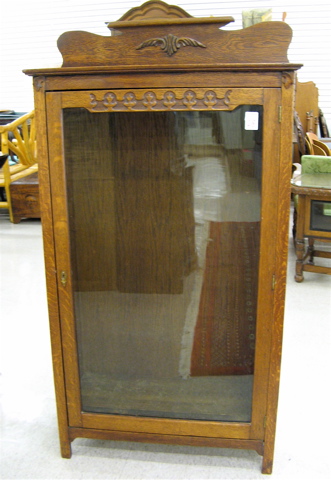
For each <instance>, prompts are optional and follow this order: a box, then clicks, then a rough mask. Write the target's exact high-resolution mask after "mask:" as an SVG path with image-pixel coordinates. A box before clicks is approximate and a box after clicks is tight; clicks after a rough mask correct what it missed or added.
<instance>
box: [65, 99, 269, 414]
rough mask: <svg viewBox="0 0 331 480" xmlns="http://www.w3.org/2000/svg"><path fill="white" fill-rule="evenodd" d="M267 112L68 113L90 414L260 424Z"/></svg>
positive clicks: (78, 307) (77, 293) (77, 289)
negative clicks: (254, 420)
mask: <svg viewBox="0 0 331 480" xmlns="http://www.w3.org/2000/svg"><path fill="white" fill-rule="evenodd" d="M247 112H249V113H251V112H255V115H256V119H257V120H256V119H255V121H253V126H252V123H250V122H247V118H248V117H247ZM261 117H262V109H261V107H258V106H242V107H239V108H237V109H236V110H234V111H233V112H214V111H210V112H193V111H192V112H146V113H131V112H129V113H98V114H95V113H89V112H87V111H86V110H84V109H66V110H64V140H65V162H66V175H67V194H68V208H69V228H70V241H71V252H72V270H73V271H72V274H73V284H74V302H75V314H76V322H77V337H78V345H79V347H78V348H79V352H78V353H79V367H80V376H81V388H82V404H83V409H84V411H89V412H105V413H114V414H124V415H144V416H158V417H168V418H187V419H200V420H203V419H209V420H226V421H244V422H247V421H250V417H251V403H252V398H251V397H252V383H253V374H254V349H255V322H256V303H257V277H258V276H257V269H258V257H259V226H260V197H261V195H260V190H261V165H262V160H261V149H262V146H261V144H262V130H261V125H262V118H261ZM254 122H255V124H254ZM248 124H249V126H248ZM247 128H249V129H247ZM252 128H254V129H252ZM87 133H88V136H87Z"/></svg>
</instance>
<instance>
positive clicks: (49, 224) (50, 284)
mask: <svg viewBox="0 0 331 480" xmlns="http://www.w3.org/2000/svg"><path fill="white" fill-rule="evenodd" d="M44 84H45V83H44V81H42V82H41V85H42V86H43V85H44ZM38 85H40V83H38ZM34 103H35V115H36V124H37V129H36V134H37V145H38V157H39V194H40V207H41V221H42V227H43V245H44V259H45V272H46V286H47V301H48V314H49V324H50V339H51V347H52V360H53V373H54V384H55V396H56V408H57V418H58V428H59V437H60V448H61V454H62V456H63V457H65V458H70V457H71V445H70V440H69V434H68V423H69V421H68V410H67V394H66V386H65V379H64V363H63V349H62V338H61V326H60V313H59V304H58V294H57V277H56V263H55V244H54V232H53V213H52V194H51V188H50V171H49V163H48V162H49V157H48V137H47V130H46V125H47V122H46V96H45V91H44V88H43V87H41V88H39V87H38V88H35V90H34Z"/></svg>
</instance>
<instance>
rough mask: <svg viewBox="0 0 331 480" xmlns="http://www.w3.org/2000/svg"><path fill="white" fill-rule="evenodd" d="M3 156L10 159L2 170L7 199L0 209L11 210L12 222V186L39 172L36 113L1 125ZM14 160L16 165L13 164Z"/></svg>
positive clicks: (3, 201)
mask: <svg viewBox="0 0 331 480" xmlns="http://www.w3.org/2000/svg"><path fill="white" fill-rule="evenodd" d="M0 134H1V144H0V146H1V154H2V155H8V159H7V160H6V161H5V163H4V165H3V166H2V168H1V169H0V187H3V188H4V191H5V198H3V199H2V201H0V208H7V209H8V210H9V216H10V221H11V222H13V212H12V205H11V197H10V184H11V183H12V182H14V181H15V180H19V179H20V178H23V177H26V176H28V175H31V174H32V173H35V172H37V171H38V164H37V145H36V129H35V118H34V111H32V112H30V113H26V114H25V115H23V116H22V117H20V118H17V119H16V120H14V121H13V122H11V123H8V124H7V125H0ZM13 159H14V160H15V162H16V163H14V164H12V165H10V161H11V163H13Z"/></svg>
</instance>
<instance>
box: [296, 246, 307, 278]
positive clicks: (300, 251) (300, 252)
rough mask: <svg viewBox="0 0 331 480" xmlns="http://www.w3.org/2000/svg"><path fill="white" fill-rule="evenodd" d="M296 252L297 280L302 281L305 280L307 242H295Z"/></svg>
mask: <svg viewBox="0 0 331 480" xmlns="http://www.w3.org/2000/svg"><path fill="white" fill-rule="evenodd" d="M295 253H296V256H297V261H296V264H295V277H294V279H295V281H296V282H299V283H300V282H302V281H303V273H302V272H303V262H304V254H305V242H304V240H296V242H295Z"/></svg>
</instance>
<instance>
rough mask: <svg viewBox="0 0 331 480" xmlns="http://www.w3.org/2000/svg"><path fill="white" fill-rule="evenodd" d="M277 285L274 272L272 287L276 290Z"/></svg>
mask: <svg viewBox="0 0 331 480" xmlns="http://www.w3.org/2000/svg"><path fill="white" fill-rule="evenodd" d="M275 287H276V275H275V274H273V276H272V282H271V289H272V290H275Z"/></svg>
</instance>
